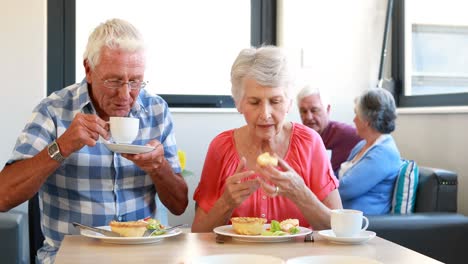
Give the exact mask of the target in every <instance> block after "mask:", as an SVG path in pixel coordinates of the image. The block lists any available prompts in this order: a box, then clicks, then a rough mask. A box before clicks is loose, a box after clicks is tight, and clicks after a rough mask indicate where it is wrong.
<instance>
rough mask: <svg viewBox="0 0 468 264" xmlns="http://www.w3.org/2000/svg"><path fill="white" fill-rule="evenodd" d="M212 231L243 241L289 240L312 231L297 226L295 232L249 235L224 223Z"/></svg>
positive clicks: (266, 226) (267, 225)
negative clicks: (276, 234) (281, 234)
mask: <svg viewBox="0 0 468 264" xmlns="http://www.w3.org/2000/svg"><path fill="white" fill-rule="evenodd" d="M267 228H270V224H266V225H265V229H267ZM213 231H214V232H215V233H216V234H220V235H224V236H230V237H232V238H233V239H235V240H239V241H244V242H284V241H289V240H291V239H292V238H293V237H298V236H305V235H307V234H310V233H312V230H310V229H309V228H305V227H301V226H300V227H299V233H297V234H293V235H291V234H287V235H284V236H262V235H258V236H249V235H239V234H237V233H236V232H234V229H233V228H232V225H224V226H218V227H216V228H215V229H213Z"/></svg>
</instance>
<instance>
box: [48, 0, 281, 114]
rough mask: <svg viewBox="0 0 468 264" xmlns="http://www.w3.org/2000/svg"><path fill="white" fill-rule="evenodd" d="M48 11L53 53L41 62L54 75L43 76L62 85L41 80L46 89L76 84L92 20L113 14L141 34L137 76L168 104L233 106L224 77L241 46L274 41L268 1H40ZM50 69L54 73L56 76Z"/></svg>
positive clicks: (272, 5) (272, 1) (272, 11)
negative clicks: (142, 63)
mask: <svg viewBox="0 0 468 264" xmlns="http://www.w3.org/2000/svg"><path fill="white" fill-rule="evenodd" d="M48 10H49V16H48V19H49V23H48V24H49V25H50V26H49V32H50V33H52V34H51V38H49V47H48V49H49V50H48V51H49V52H50V54H55V55H53V56H49V58H48V59H49V60H52V61H53V60H55V62H56V63H51V64H52V65H54V66H50V67H55V68H54V69H55V71H54V72H55V76H50V75H49V78H51V79H55V80H58V79H60V81H62V83H64V85H62V86H59V85H58V84H57V85H50V83H49V87H54V88H52V91H53V90H58V89H60V88H62V87H63V86H66V85H68V84H70V83H74V82H79V81H81V80H82V78H83V77H84V70H83V66H82V60H83V59H82V54H83V52H84V49H85V45H86V41H87V37H88V35H89V34H90V32H91V31H92V30H93V29H94V27H96V26H97V25H98V24H99V23H101V22H103V21H105V20H107V19H109V18H113V17H119V18H123V19H126V20H128V21H130V22H131V23H132V24H134V25H135V26H136V27H138V28H139V29H140V31H141V32H142V34H143V36H144V37H145V41H146V44H147V46H148V60H147V70H146V74H145V79H146V80H148V81H149V82H150V85H148V86H147V88H145V89H151V90H153V91H154V92H156V93H158V94H160V95H161V96H163V97H164V98H165V99H166V101H167V102H168V103H169V105H170V106H172V107H178V106H181V107H233V106H234V105H233V102H232V99H231V97H230V75H229V74H230V67H231V64H232V62H233V60H234V58H235V57H236V56H237V54H238V53H239V51H240V50H241V49H242V48H246V47H249V46H251V45H260V44H263V43H268V44H274V43H275V36H276V34H271V32H274V31H275V30H276V27H275V26H273V25H275V23H274V19H276V18H275V14H276V12H275V11H276V1H275V0H251V1H249V0H239V1H231V0H197V1H193V0H177V1H145V0H134V1H128V0H101V1H76V4H75V1H68V0H48ZM70 30H71V31H72V32H70ZM75 40H76V41H75ZM75 47H76V52H75ZM60 48H62V49H60ZM61 50H63V53H61ZM69 50H73V51H74V52H73V54H72V53H71V52H69ZM71 63H73V66H70V64H71ZM50 67H49V71H51V68H50ZM67 67H68V68H67ZM64 68H66V69H65V70H63V69H64ZM52 71H53V70H52ZM57 71H58V72H60V73H61V75H60V76H56V75H57ZM61 71H64V72H65V73H62V72H61ZM71 76H73V78H71ZM58 83H60V82H58ZM49 89H51V88H49ZM49 92H50V91H49Z"/></svg>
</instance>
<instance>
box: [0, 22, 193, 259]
mask: <svg viewBox="0 0 468 264" xmlns="http://www.w3.org/2000/svg"><path fill="white" fill-rule="evenodd" d="M83 65H84V68H85V72H86V78H85V79H84V80H83V81H82V82H81V83H78V84H73V85H70V86H68V87H66V88H63V89H62V90H60V91H57V92H55V93H53V94H51V95H50V96H49V97H47V98H45V99H44V100H42V101H41V102H40V103H39V105H38V106H37V107H36V108H35V109H34V112H33V115H32V118H31V120H30V122H29V123H28V124H26V126H25V128H24V130H23V132H22V133H21V134H20V135H19V137H18V140H17V142H16V146H15V148H14V151H13V154H12V157H11V158H10V160H9V161H8V162H7V164H6V166H5V168H4V169H3V170H2V171H1V172H0V182H1V183H2V184H0V193H1V194H2V195H1V197H0V211H8V210H9V209H11V208H13V207H15V206H17V205H19V204H21V203H23V202H24V201H27V200H28V199H30V198H31V197H33V196H34V195H35V193H37V192H39V204H40V208H41V226H42V230H43V232H44V236H45V241H44V245H43V247H42V248H41V249H39V251H38V252H37V256H38V260H39V262H40V263H53V262H54V259H55V254H56V252H57V250H58V248H59V247H60V244H61V242H62V239H63V238H64V236H65V235H66V234H71V233H75V228H74V227H73V226H72V224H71V223H72V222H79V223H82V224H85V225H91V226H106V225H108V224H109V222H110V221H112V220H117V221H134V220H139V219H143V218H146V217H154V216H155V215H156V210H158V209H159V208H156V202H155V195H156V193H157V194H158V196H159V199H160V200H161V202H162V203H163V204H164V205H165V206H166V207H167V208H168V209H169V210H170V211H171V212H172V213H173V214H176V215H180V214H182V213H183V212H184V211H185V209H186V207H187V204H188V196H187V195H188V194H187V191H188V188H187V184H186V183H185V181H184V179H183V178H182V176H181V175H180V172H181V169H180V165H179V161H178V158H177V146H176V141H175V136H174V131H173V122H172V117H171V115H170V112H169V109H168V106H167V104H166V102H165V101H164V100H163V99H162V98H161V97H159V96H157V95H155V94H152V93H150V92H148V91H147V90H145V89H142V88H144V87H145V85H146V82H145V81H144V73H145V68H146V67H145V66H146V61H145V49H144V42H143V38H142V36H141V34H140V32H139V31H138V30H137V29H136V28H135V27H134V26H133V25H131V24H129V23H128V22H126V21H123V20H120V19H112V20H109V21H107V22H105V23H103V24H101V25H99V26H98V27H97V28H96V29H95V30H94V31H93V33H92V34H91V35H90V37H89V39H88V44H87V47H86V51H85V53H84V56H83ZM111 116H122V117H127V116H130V117H134V118H137V119H139V124H140V127H139V132H138V136H137V138H136V140H135V142H137V144H142V145H145V144H146V145H149V146H153V147H154V150H152V151H150V152H147V153H141V154H118V153H114V152H111V151H110V150H109V149H107V148H106V146H105V145H104V144H103V143H102V142H101V140H100V137H102V138H105V139H109V138H110V135H109V131H108V130H109V124H108V123H107V121H109V117H111ZM31 257H33V256H31Z"/></svg>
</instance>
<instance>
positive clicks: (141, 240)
mask: <svg viewBox="0 0 468 264" xmlns="http://www.w3.org/2000/svg"><path fill="white" fill-rule="evenodd" d="M99 228H102V229H106V230H111V229H110V226H99ZM181 233H182V230H180V229H179V228H176V229H173V230H171V231H168V232H167V233H165V234H162V235H160V236H151V237H108V236H105V235H103V234H99V233H96V232H93V231H91V230H86V229H81V235H83V236H85V237H91V238H97V239H99V240H101V241H102V242H106V243H112V244H147V243H155V242H159V241H161V240H163V239H164V238H166V237H172V236H177V235H179V234H181Z"/></svg>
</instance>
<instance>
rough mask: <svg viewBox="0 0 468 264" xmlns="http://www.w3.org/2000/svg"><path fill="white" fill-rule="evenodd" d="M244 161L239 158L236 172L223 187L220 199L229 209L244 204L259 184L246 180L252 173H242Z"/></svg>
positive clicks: (253, 180)
mask: <svg viewBox="0 0 468 264" xmlns="http://www.w3.org/2000/svg"><path fill="white" fill-rule="evenodd" d="M245 167H246V160H245V158H244V157H242V158H241V160H240V162H239V165H238V166H237V169H236V172H235V173H234V174H233V175H232V176H230V177H229V178H227V180H226V183H225V185H224V192H223V194H222V196H221V197H220V199H221V200H222V201H223V202H224V203H225V204H226V205H227V206H228V207H229V208H230V209H234V208H236V207H238V206H239V205H240V204H241V203H242V202H244V201H245V200H246V199H247V198H248V197H249V196H250V195H251V194H252V193H253V192H255V191H256V190H257V189H258V188H259V187H260V184H259V182H258V181H257V180H255V179H246V178H248V177H250V176H252V175H253V174H254V173H255V172H254V171H250V170H249V171H244V172H242V171H243V170H244V168H245Z"/></svg>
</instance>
